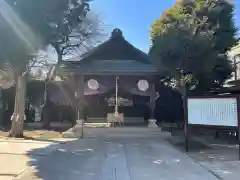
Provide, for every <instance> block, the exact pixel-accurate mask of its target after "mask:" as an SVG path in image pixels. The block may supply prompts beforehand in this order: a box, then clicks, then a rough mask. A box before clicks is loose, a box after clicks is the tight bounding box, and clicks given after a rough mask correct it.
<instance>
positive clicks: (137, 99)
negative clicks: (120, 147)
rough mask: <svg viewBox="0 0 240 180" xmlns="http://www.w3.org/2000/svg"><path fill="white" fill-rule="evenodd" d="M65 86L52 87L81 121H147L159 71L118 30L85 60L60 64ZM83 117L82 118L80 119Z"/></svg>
mask: <svg viewBox="0 0 240 180" xmlns="http://www.w3.org/2000/svg"><path fill="white" fill-rule="evenodd" d="M59 67H60V68H59V69H57V71H56V72H61V73H63V74H64V77H67V78H64V80H62V81H64V82H61V84H62V85H59V86H51V87H50V88H49V92H48V94H49V98H50V100H51V101H52V102H53V103H54V104H55V105H57V106H71V105H73V104H74V105H73V106H72V107H73V108H76V109H77V117H76V118H77V119H79V118H84V119H85V121H87V122H100V121H101V122H102V121H105V122H106V121H109V120H110V119H116V118H117V119H118V120H121V121H124V122H128V121H129V122H130V121H131V122H132V123H134V122H140V121H142V122H147V120H148V119H149V118H150V117H151V116H152V112H153V110H154V100H155V98H156V92H155V81H156V76H157V74H158V71H157V69H156V68H155V67H154V66H153V64H152V63H151V61H150V59H149V56H148V55H147V54H146V53H144V52H142V51H140V50H139V49H137V48H135V47H134V46H133V45H132V44H130V43H129V42H128V41H127V40H125V38H124V36H123V34H122V31H121V30H119V29H114V30H113V32H112V34H111V37H110V38H109V39H108V40H107V41H106V42H104V43H102V44H100V45H99V46H97V47H95V48H93V49H92V50H91V51H89V52H87V53H85V54H84V55H83V56H81V57H77V58H74V59H69V60H67V61H64V62H63V63H62V64H60V65H59ZM79 116H81V117H79Z"/></svg>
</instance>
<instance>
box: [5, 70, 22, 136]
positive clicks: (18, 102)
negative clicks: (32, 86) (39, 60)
mask: <svg viewBox="0 0 240 180" xmlns="http://www.w3.org/2000/svg"><path fill="white" fill-rule="evenodd" d="M25 93H26V76H25V75H24V76H22V74H18V75H17V80H16V94H15V105H14V112H13V115H12V118H11V120H12V128H11V130H10V133H9V136H10V137H23V124H24V116H25Z"/></svg>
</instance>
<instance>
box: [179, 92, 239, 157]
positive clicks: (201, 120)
mask: <svg viewBox="0 0 240 180" xmlns="http://www.w3.org/2000/svg"><path fill="white" fill-rule="evenodd" d="M186 109H187V111H186V112H185V113H186V114H185V117H186V118H185V130H184V131H185V149H186V151H188V138H189V132H188V129H189V127H191V126H192V127H196V126H201V127H205V128H208V127H211V128H212V127H214V128H225V129H227V128H235V129H237V132H238V142H239V140H240V116H239V113H240V103H239V97H238V96H227V95H224V96H207V97H206V96H204V97H191V98H187V103H186ZM239 159H240V142H239Z"/></svg>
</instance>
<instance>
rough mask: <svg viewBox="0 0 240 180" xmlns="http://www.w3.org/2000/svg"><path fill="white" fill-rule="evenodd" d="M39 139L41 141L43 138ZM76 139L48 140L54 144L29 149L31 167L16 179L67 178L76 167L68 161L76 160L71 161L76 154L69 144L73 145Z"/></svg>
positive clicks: (45, 179) (29, 164)
mask: <svg viewBox="0 0 240 180" xmlns="http://www.w3.org/2000/svg"><path fill="white" fill-rule="evenodd" d="M38 141H39V142H41V140H38ZM76 141H77V140H74V141H71V142H61V143H60V142H59V141H48V142H52V143H53V144H51V145H49V146H47V147H43V148H37V149H33V150H31V151H28V152H27V154H26V155H27V156H28V157H29V161H28V167H30V168H29V169H28V170H26V171H24V172H23V173H22V174H20V175H19V176H18V178H16V179H17V180H54V179H57V180H61V179H64V180H66V179H67V177H68V176H69V175H70V173H73V171H74V167H75V165H74V164H72V163H71V164H69V163H68V162H74V161H71V160H72V159H71V158H74V157H75V156H73V154H72V153H71V152H69V151H68V149H67V145H71V144H73V143H75V142H76ZM42 142H44V141H42ZM45 142H46V141H45ZM66 144H67V145H66ZM75 168H76V167H75ZM60 174H61V175H60ZM67 175H68V176H67ZM59 177H61V178H60V179H59Z"/></svg>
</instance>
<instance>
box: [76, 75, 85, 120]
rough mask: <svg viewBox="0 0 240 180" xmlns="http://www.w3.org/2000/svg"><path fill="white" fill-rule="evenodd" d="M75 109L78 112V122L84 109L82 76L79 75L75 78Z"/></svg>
mask: <svg viewBox="0 0 240 180" xmlns="http://www.w3.org/2000/svg"><path fill="white" fill-rule="evenodd" d="M76 81H77V83H76V85H77V87H76V92H75V98H76V109H77V111H78V113H77V114H78V120H80V119H83V118H84V117H83V109H84V104H85V103H84V84H85V83H84V74H80V75H77V76H76Z"/></svg>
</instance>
